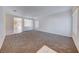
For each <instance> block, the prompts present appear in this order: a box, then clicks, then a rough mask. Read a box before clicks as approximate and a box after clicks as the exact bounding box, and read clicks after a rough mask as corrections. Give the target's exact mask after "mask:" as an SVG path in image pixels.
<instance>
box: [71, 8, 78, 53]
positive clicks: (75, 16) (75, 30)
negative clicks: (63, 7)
mask: <svg viewBox="0 0 79 59" xmlns="http://www.w3.org/2000/svg"><path fill="white" fill-rule="evenodd" d="M72 16H73V32H72V38H73V40H74V43H75V45H76V47H77V49H78V51H79V8H75V9H74V10H73V14H72Z"/></svg>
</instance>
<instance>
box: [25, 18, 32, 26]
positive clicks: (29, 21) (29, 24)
mask: <svg viewBox="0 0 79 59" xmlns="http://www.w3.org/2000/svg"><path fill="white" fill-rule="evenodd" d="M32 26H33V21H32V20H29V19H24V27H32Z"/></svg>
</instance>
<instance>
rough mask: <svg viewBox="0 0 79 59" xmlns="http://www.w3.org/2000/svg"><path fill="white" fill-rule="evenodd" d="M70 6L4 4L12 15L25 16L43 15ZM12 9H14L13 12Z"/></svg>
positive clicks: (66, 9) (66, 8)
mask: <svg viewBox="0 0 79 59" xmlns="http://www.w3.org/2000/svg"><path fill="white" fill-rule="evenodd" d="M71 9H72V7H71V6H6V7H5V10H6V11H7V12H8V13H12V14H14V15H22V16H26V17H43V16H47V15H51V14H55V13H59V12H64V11H69V10H71ZM13 10H16V12H14V11H13Z"/></svg>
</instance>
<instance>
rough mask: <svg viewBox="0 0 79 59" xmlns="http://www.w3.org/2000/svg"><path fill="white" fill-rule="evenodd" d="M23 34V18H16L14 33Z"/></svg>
mask: <svg viewBox="0 0 79 59" xmlns="http://www.w3.org/2000/svg"><path fill="white" fill-rule="evenodd" d="M20 32H22V18H19V17H14V33H20Z"/></svg>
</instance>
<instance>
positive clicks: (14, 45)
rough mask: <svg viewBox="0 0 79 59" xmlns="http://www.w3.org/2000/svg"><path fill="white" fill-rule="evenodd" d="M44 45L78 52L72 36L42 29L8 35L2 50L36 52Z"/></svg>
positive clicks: (69, 51) (58, 49)
mask: <svg viewBox="0 0 79 59" xmlns="http://www.w3.org/2000/svg"><path fill="white" fill-rule="evenodd" d="M44 45H46V46H47V47H49V48H50V49H52V50H55V51H57V52H61V53H62V52H63V53H64V52H66V53H73V52H74V53H76V52H78V51H77V49H76V47H75V45H74V42H73V40H72V38H70V37H66V36H61V35H56V34H50V33H45V32H40V31H28V32H23V33H19V34H14V35H9V36H6V38H5V41H4V43H3V45H2V48H1V52H4V53H35V52H37V51H38V50H39V49H41V48H42V47H43V46H44Z"/></svg>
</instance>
